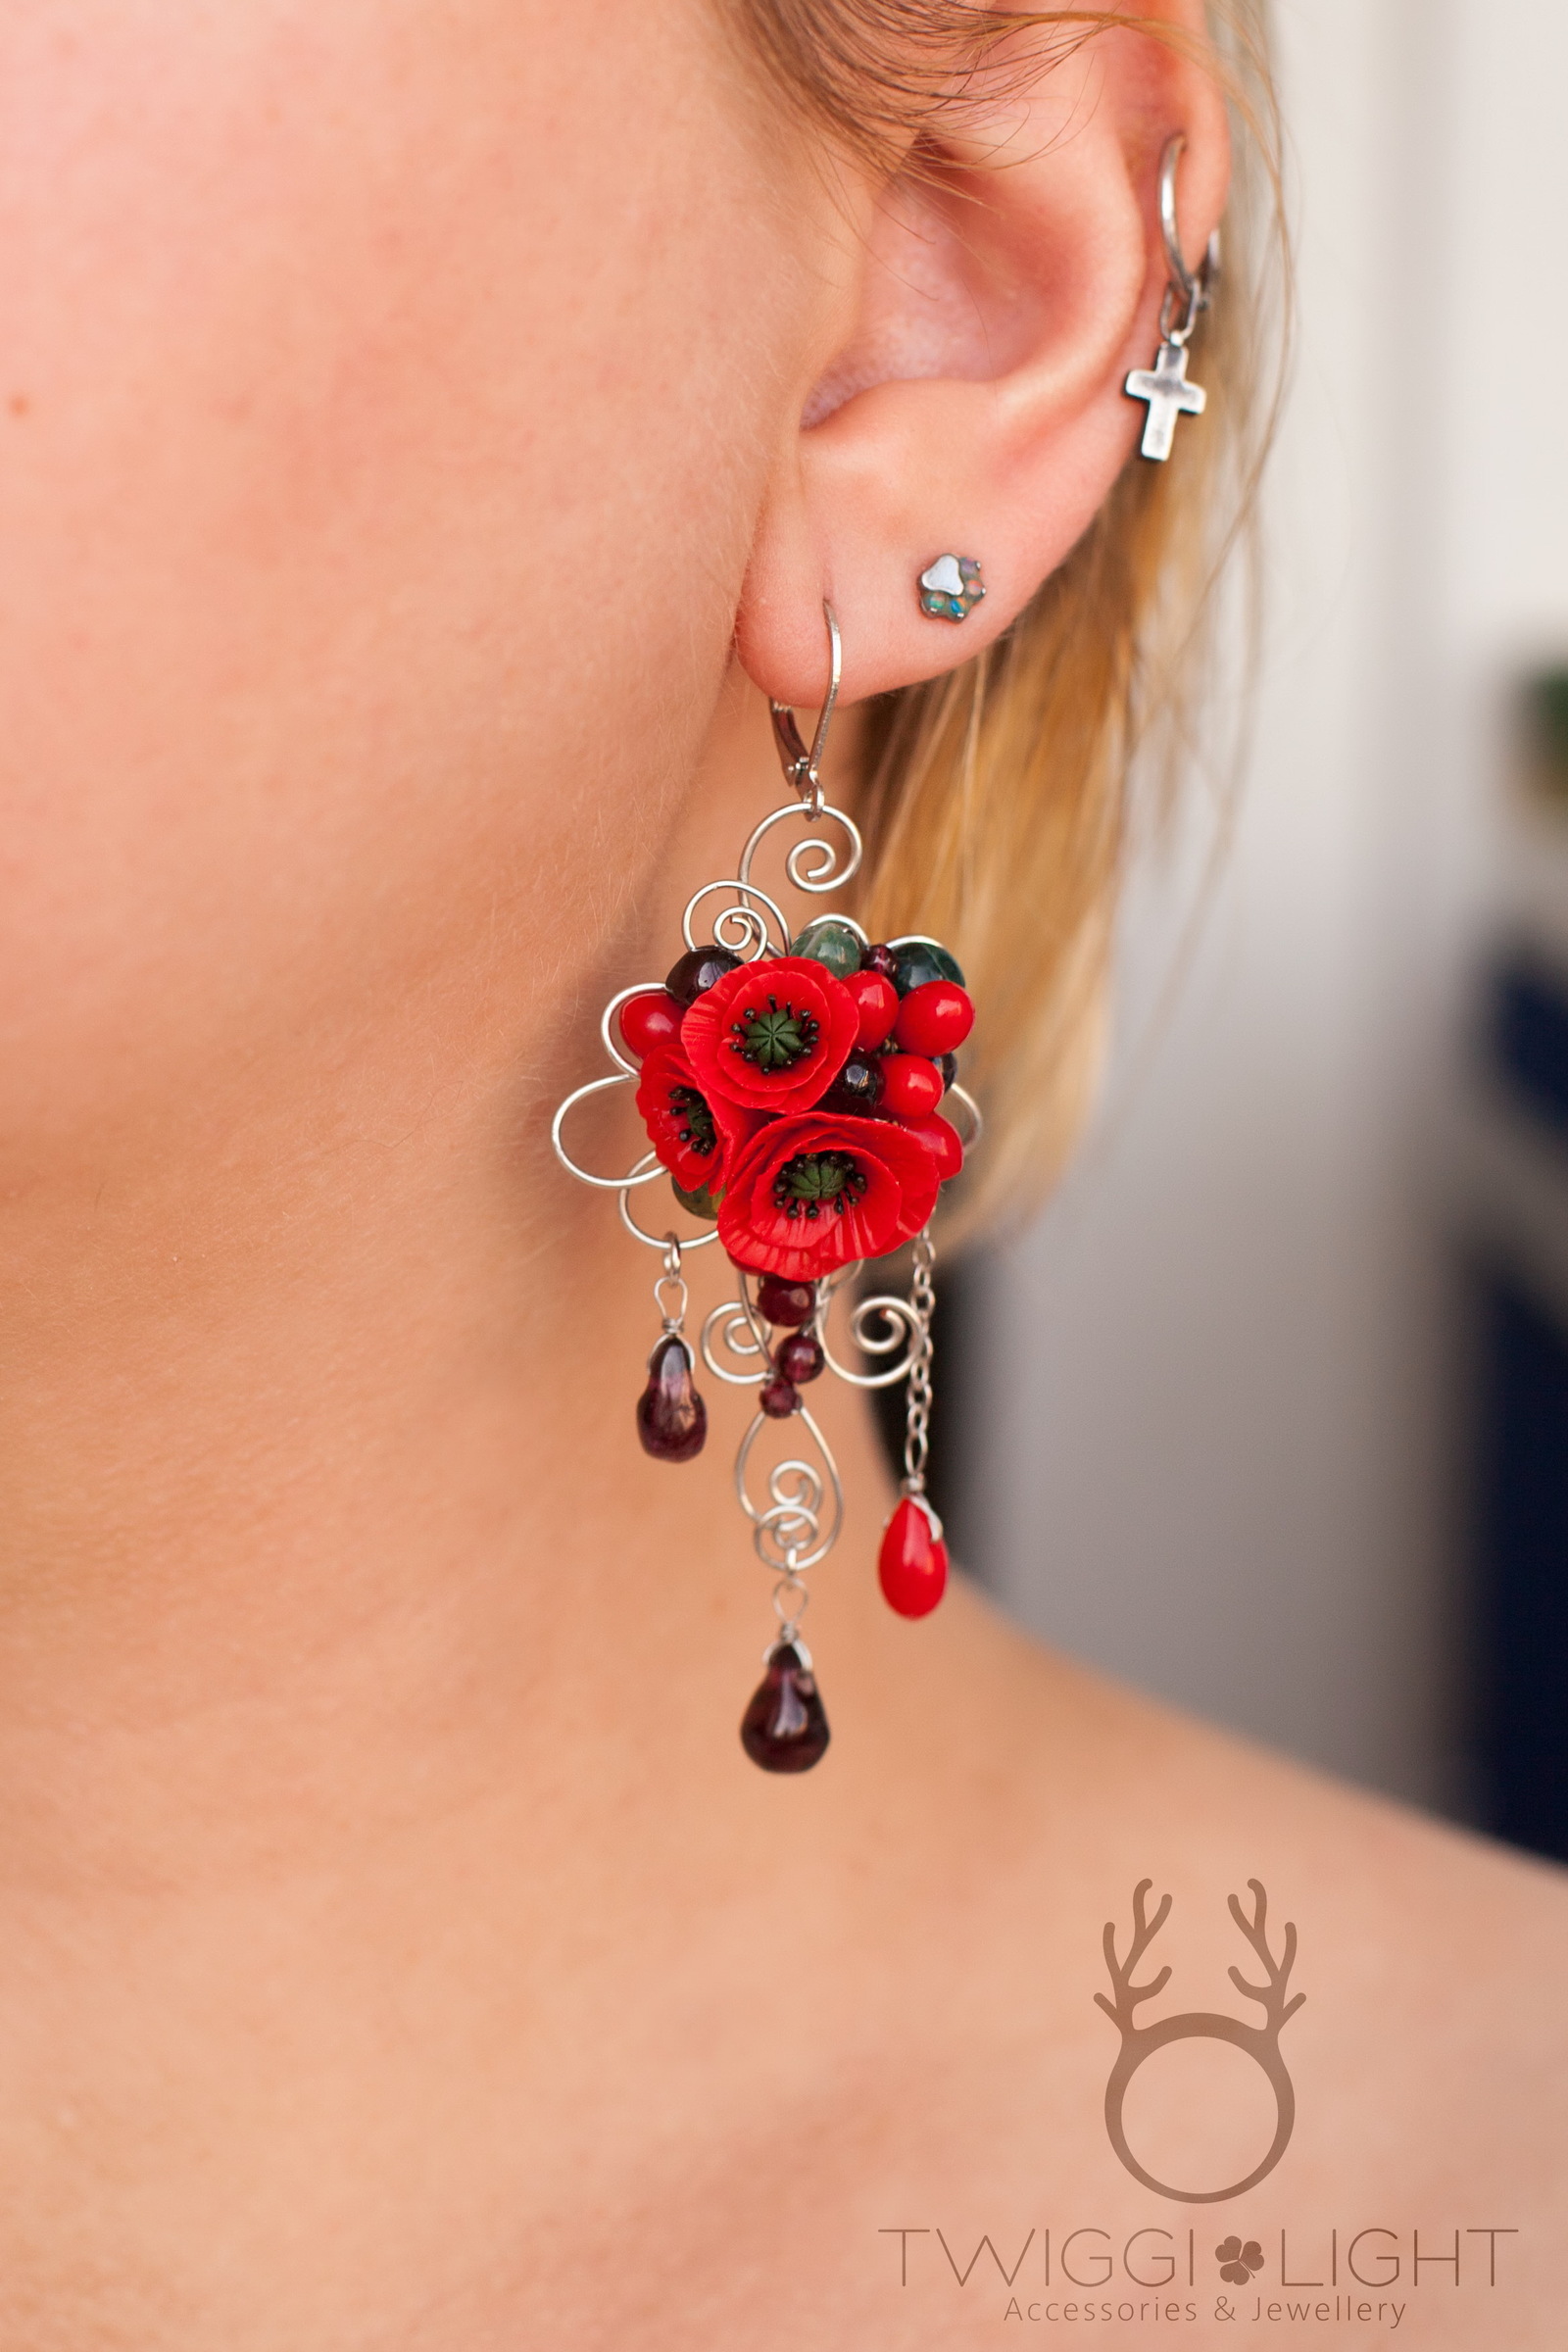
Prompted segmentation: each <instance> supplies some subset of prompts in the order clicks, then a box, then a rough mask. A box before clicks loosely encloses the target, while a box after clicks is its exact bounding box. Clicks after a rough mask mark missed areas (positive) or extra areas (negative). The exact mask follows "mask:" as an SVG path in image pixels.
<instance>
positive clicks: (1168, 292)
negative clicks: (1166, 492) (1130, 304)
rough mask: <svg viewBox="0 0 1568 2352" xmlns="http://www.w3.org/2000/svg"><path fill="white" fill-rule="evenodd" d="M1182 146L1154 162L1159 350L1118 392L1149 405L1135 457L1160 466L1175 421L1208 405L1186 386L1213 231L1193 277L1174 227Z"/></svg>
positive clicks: (1215, 257) (1213, 259) (1179, 138)
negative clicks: (1162, 282) (1164, 275)
mask: <svg viewBox="0 0 1568 2352" xmlns="http://www.w3.org/2000/svg"><path fill="white" fill-rule="evenodd" d="M1186 144H1187V139H1186V135H1185V133H1184V132H1182V131H1178V132H1177V133H1176V136H1175V137H1174V138H1173V139H1170V140H1168V141H1167V143H1166V147H1165V152H1164V154H1163V155H1162V156H1161V157H1160V159H1159V226H1160V233H1161V235H1162V236H1163V237H1164V240H1165V266H1166V268H1167V269H1168V270H1169V271H1170V282H1169V284H1168V285H1167V286H1166V288H1165V298H1164V300H1163V301H1162V302H1161V304H1160V306H1159V349H1158V351H1157V352H1155V354H1154V365H1153V367H1152V368H1134V369H1133V370H1132V373H1131V374H1130V375H1129V376H1128V378H1127V381H1126V383H1125V384H1124V385H1123V386H1122V389H1123V391H1124V392H1125V393H1126V395H1127V397H1128V399H1129V400H1143V401H1147V402H1148V404H1149V413H1148V415H1147V416H1146V417H1145V418H1144V437H1143V440H1142V442H1141V443H1140V444H1139V455H1140V456H1141V457H1145V458H1152V459H1153V461H1154V463H1155V464H1156V465H1160V466H1162V465H1163V464H1164V463H1165V460H1166V459H1167V458H1168V457H1169V456H1170V445H1171V441H1172V439H1173V437H1174V435H1175V431H1176V419H1177V417H1183V416H1186V417H1201V415H1202V413H1203V409H1204V406H1205V404H1206V403H1207V400H1208V394H1207V393H1206V392H1205V391H1204V389H1203V387H1202V385H1201V384H1190V383H1189V382H1188V380H1187V346H1188V343H1189V341H1190V340H1191V337H1192V332H1193V329H1194V327H1195V326H1196V325H1197V324H1198V321H1199V319H1201V316H1202V314H1203V312H1204V311H1206V310H1207V309H1208V306H1209V304H1210V302H1211V301H1212V299H1213V290H1214V280H1215V279H1216V278H1217V277H1218V275H1219V233H1218V231H1217V230H1216V231H1215V233H1214V234H1213V235H1212V236H1211V237H1210V238H1209V240H1208V248H1207V251H1206V252H1205V253H1204V255H1203V258H1202V261H1201V263H1200V264H1199V267H1198V273H1197V275H1196V276H1195V275H1194V274H1193V272H1192V270H1189V269H1188V267H1187V264H1186V262H1185V260H1184V259H1183V257H1182V241H1181V234H1180V231H1179V230H1178V228H1177V224H1176V163H1177V158H1178V157H1179V156H1180V154H1181V151H1182V149H1183V148H1184V147H1185V146H1186ZM1178 310H1179V311H1180V313H1181V319H1180V322H1179V323H1178V322H1177V312H1178Z"/></svg>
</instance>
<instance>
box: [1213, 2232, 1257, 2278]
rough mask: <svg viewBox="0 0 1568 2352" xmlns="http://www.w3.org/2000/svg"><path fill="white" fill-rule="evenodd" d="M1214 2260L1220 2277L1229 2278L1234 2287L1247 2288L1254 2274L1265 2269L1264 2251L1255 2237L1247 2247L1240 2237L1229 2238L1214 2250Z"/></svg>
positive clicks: (1249, 2241)
mask: <svg viewBox="0 0 1568 2352" xmlns="http://www.w3.org/2000/svg"><path fill="white" fill-rule="evenodd" d="M1214 2258H1215V2260H1216V2261H1217V2262H1218V2264H1219V2275H1220V2277H1221V2278H1228V2279H1229V2280H1230V2282H1231V2284H1232V2286H1245V2285H1246V2284H1247V2282H1248V2280H1249V2279H1250V2278H1251V2276H1252V2273H1253V2272H1254V2271H1260V2270H1261V2269H1262V2268H1263V2249H1262V2247H1261V2246H1260V2245H1259V2244H1258V2242H1257V2240H1256V2238H1255V2237H1250V2238H1249V2239H1248V2241H1247V2243H1246V2245H1245V2246H1244V2245H1243V2243H1242V2241H1241V2239H1240V2238H1239V2237H1227V2238H1226V2239H1225V2240H1224V2241H1223V2242H1222V2243H1221V2244H1220V2245H1217V2246H1216V2247H1215V2248H1214Z"/></svg>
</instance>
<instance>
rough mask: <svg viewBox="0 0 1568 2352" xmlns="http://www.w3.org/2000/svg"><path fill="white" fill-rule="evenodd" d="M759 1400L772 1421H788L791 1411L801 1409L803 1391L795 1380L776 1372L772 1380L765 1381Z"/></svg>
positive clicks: (796, 1411)
mask: <svg viewBox="0 0 1568 2352" xmlns="http://www.w3.org/2000/svg"><path fill="white" fill-rule="evenodd" d="M757 1401H758V1403H759V1404H760V1406H761V1408H762V1410H763V1412H764V1413H765V1414H766V1415H767V1417H768V1419H769V1420H770V1421H787V1420H788V1419H789V1417H790V1415H791V1413H798V1412H799V1411H800V1409H801V1392H800V1390H799V1389H798V1388H797V1387H796V1386H795V1383H794V1381H793V1380H786V1379H785V1377H784V1375H783V1373H782V1372H775V1373H774V1375H773V1377H772V1379H771V1380H764V1381H763V1383H762V1385H761V1387H760V1390H759V1391H758V1394H757Z"/></svg>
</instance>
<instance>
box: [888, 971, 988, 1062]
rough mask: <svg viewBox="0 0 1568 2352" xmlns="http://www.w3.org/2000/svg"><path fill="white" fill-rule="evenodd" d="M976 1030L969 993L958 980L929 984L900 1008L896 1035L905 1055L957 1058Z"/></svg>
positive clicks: (931, 981) (922, 987) (919, 988)
mask: <svg viewBox="0 0 1568 2352" xmlns="http://www.w3.org/2000/svg"><path fill="white" fill-rule="evenodd" d="M973 1027H974V1006H973V1005H971V1004H970V1002H969V992H968V990H967V989H963V988H960V987H959V986H958V984H957V982H956V980H926V981H924V982H922V984H921V985H920V987H918V988H911V989H910V991H909V993H908V995H907V997H906V998H905V1000H904V1002H903V1004H902V1005H900V1006H899V1017H898V1020H897V1021H896V1022H895V1024H894V1029H893V1034H894V1036H895V1037H896V1038H897V1039H898V1042H899V1044H900V1045H901V1046H902V1047H903V1048H904V1050H905V1052H906V1053H907V1054H928V1055H930V1056H931V1057H932V1058H933V1059H934V1058H935V1056H936V1055H937V1054H956V1052H957V1050H958V1048H959V1047H960V1046H961V1045H962V1043H963V1041H964V1039H965V1038H966V1037H967V1036H968V1034H969V1032H970V1030H971V1029H972V1028H973Z"/></svg>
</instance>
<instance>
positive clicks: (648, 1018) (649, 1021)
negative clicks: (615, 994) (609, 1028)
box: [617, 988, 682, 1061]
mask: <svg viewBox="0 0 1568 2352" xmlns="http://www.w3.org/2000/svg"><path fill="white" fill-rule="evenodd" d="M681 1015H682V1007H681V1006H680V1005H677V1004H676V1002H675V1000H674V998H673V997H672V996H671V995H670V993H669V991H668V989H667V988H661V989H657V990H655V991H654V992H653V993H652V994H650V995H648V996H646V997H628V998H627V999H626V1002H625V1004H624V1005H622V1006H621V1008H620V1011H619V1014H618V1015H617V1018H618V1019H619V1022H620V1034H621V1037H622V1038H623V1040H624V1041H625V1046H626V1051H627V1053H628V1054H636V1056H637V1058H638V1060H639V1061H641V1059H642V1057H643V1055H644V1054H652V1053H653V1051H654V1049H655V1047H656V1046H678V1045H679V1043H680V1024H681Z"/></svg>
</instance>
